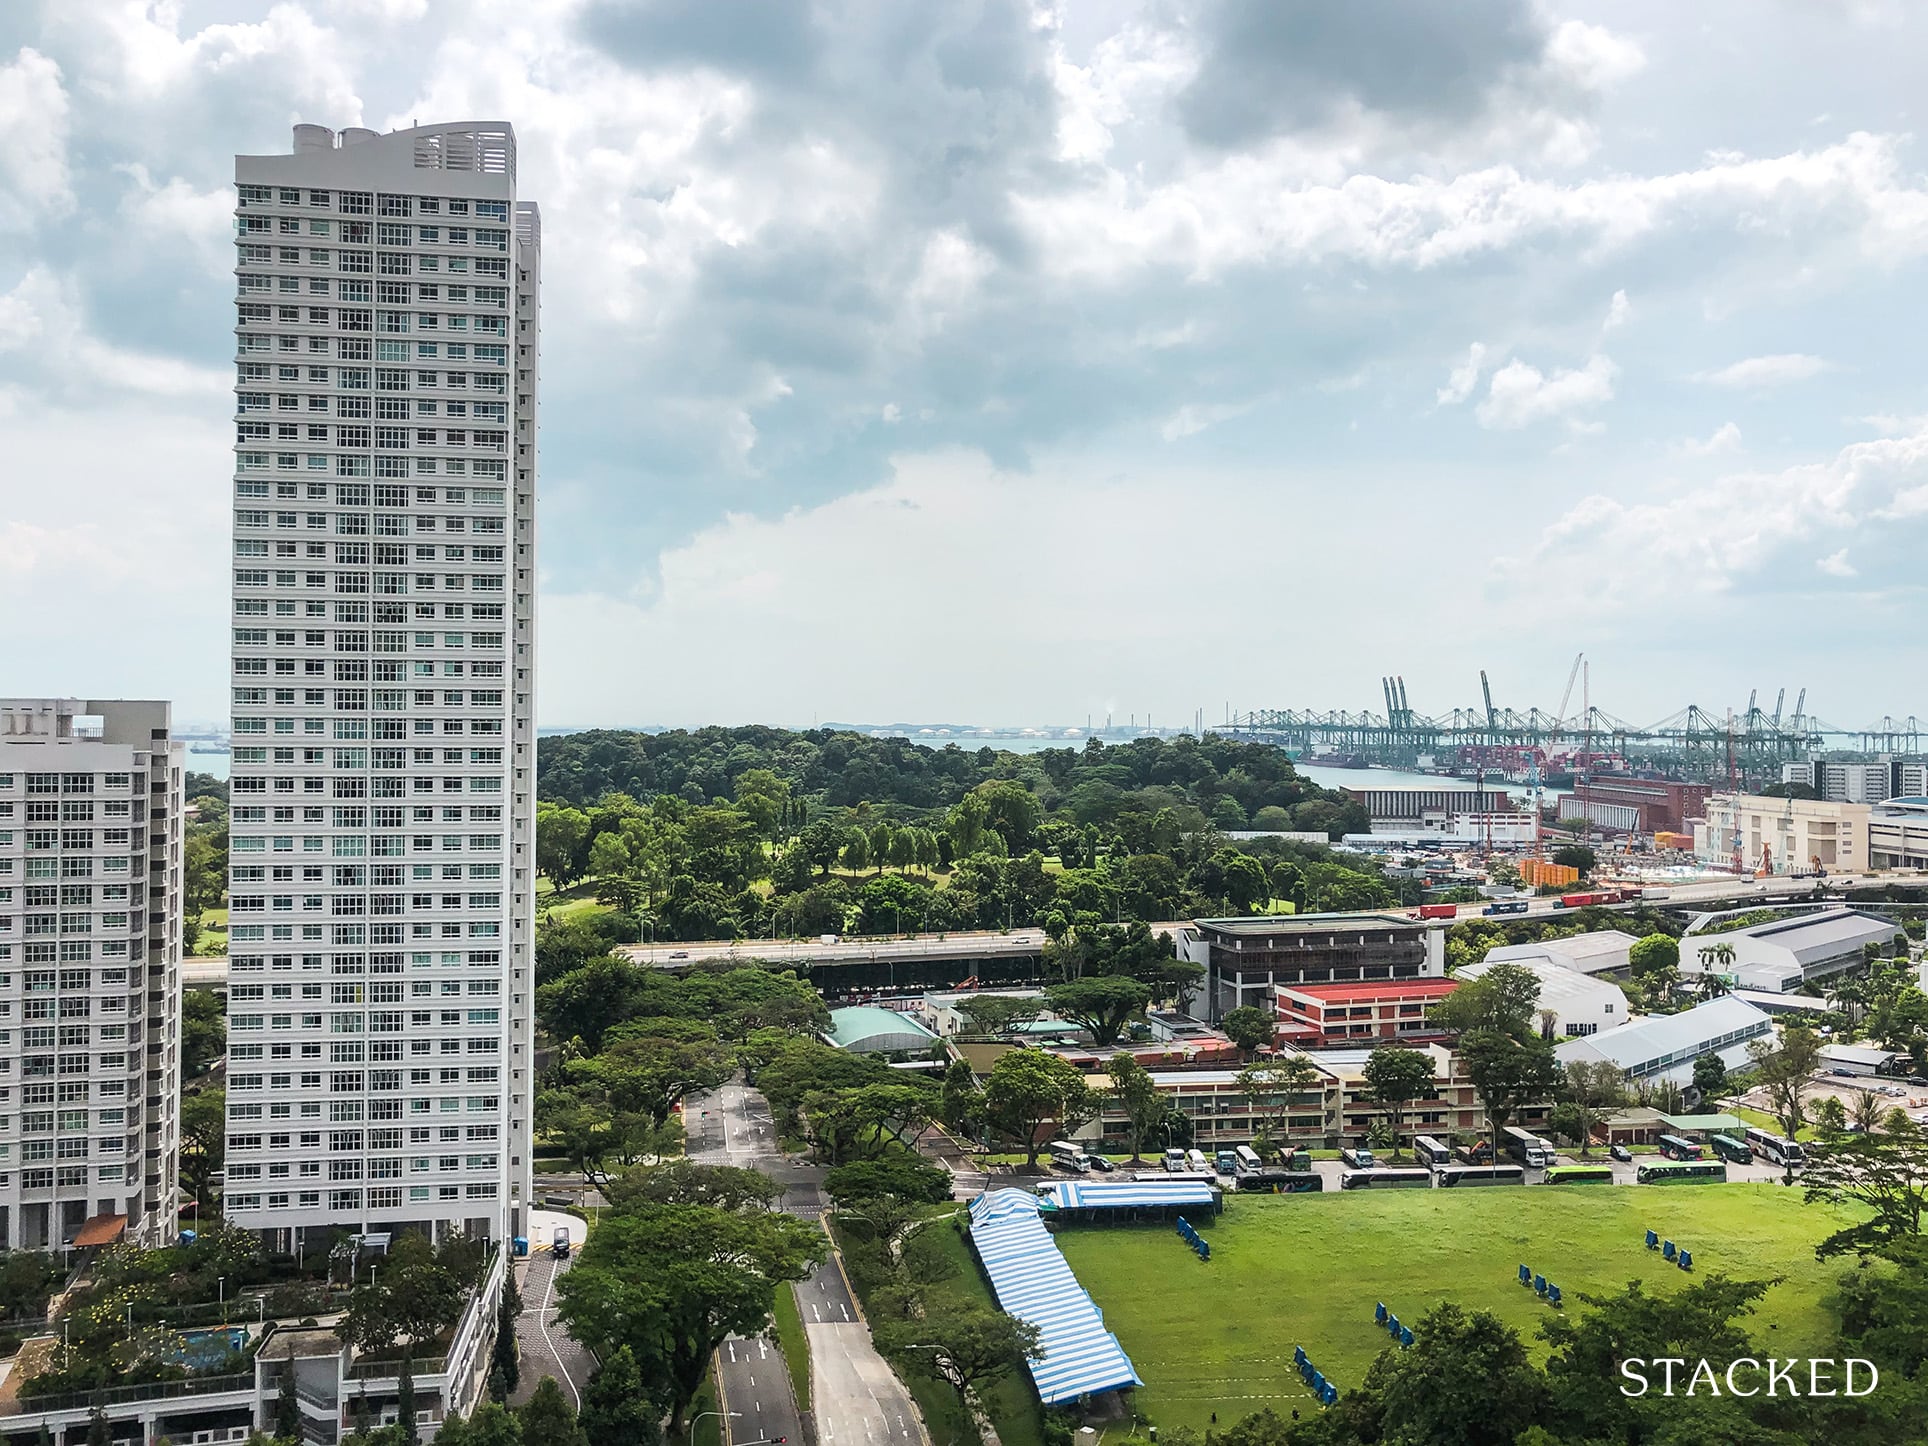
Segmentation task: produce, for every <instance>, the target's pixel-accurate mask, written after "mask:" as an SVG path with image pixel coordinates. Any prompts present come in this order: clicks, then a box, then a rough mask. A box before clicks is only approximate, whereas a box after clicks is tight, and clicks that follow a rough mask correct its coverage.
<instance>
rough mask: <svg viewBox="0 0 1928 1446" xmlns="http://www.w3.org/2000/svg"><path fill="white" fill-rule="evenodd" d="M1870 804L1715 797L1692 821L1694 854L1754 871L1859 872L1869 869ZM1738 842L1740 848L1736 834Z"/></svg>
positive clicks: (1727, 796)
mask: <svg viewBox="0 0 1928 1446" xmlns="http://www.w3.org/2000/svg"><path fill="white" fill-rule="evenodd" d="M1868 824H1869V806H1868V805H1867V804H1865V803H1842V802H1837V801H1833V800H1829V799H1818V798H1769V797H1766V796H1765V795H1760V794H1750V793H1742V794H1733V793H1717V794H1715V795H1713V797H1711V798H1709V799H1708V800H1707V817H1706V818H1704V819H1695V820H1694V853H1695V854H1696V856H1698V857H1699V858H1701V859H1704V860H1705V861H1707V862H1708V863H1715V864H1726V865H1728V866H1729V867H1732V866H1734V865H1735V862H1736V855H1737V854H1738V863H1739V867H1740V869H1741V870H1742V871H1743V872H1746V873H1753V872H1755V871H1756V870H1760V869H1765V870H1766V871H1767V872H1768V873H1772V874H1789V873H1805V872H1808V871H1810V870H1812V869H1814V868H1816V867H1819V868H1824V869H1827V870H1828V871H1829V872H1831V873H1859V872H1860V871H1861V870H1863V869H1865V868H1867V867H1868ZM1737 833H1738V838H1739V842H1738V845H1737V844H1736V834H1737Z"/></svg>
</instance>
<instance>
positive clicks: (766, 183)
mask: <svg viewBox="0 0 1928 1446" xmlns="http://www.w3.org/2000/svg"><path fill="white" fill-rule="evenodd" d="M1924 32H1928V8H1925V7H1922V6H1919V5H1909V4H1906V3H1903V0H1895V3H1883V0H1865V3H1855V0H1833V3H1828V0H1798V3H1797V0H1698V3H1695V4H1693V5H1685V6H1683V5H1680V4H1677V3H1649V0H1618V3H1615V4H1612V5H1606V4H1601V5H1596V6H1591V7H1589V6H1580V5H1568V4H1562V3H1554V0H1457V3H1455V4H1453V5H1450V6H1442V5H1438V4H1436V3H1432V0H1349V3H1347V4H1345V5H1343V6H1338V5H1332V4H1329V3H1325V0H1148V3H1130V0H1062V3H1059V4H1057V5H1055V6H1054V5H1052V4H1049V3H1045V0H1029V3H1025V0H952V3H931V4H915V5H906V4H902V3H898V0H870V3H866V0H818V3H806V0H796V3H783V4H762V3H732V4H717V3H714V0H459V3H457V0H290V3H282V4H274V5H264V4H243V3H239V0H233V3H228V0H221V3H216V0H180V3H140V0H39V3H35V0H8V3H6V4H4V5H0V138H4V143H0V444H3V445H0V582H3V583H4V591H3V592H0V609H3V610H4V619H5V625H4V626H0V692H7V693H15V694H22V693H24V694H30V695H32V694H40V695H44V694H48V693H67V694H78V695H81V696H104V695H113V694H124V695H140V696H163V697H172V698H174V699H176V700H178V702H179V703H180V704H181V706H182V708H183V710H184V711H185V713H186V714H188V715H189V716H190V717H195V718H218V717H220V716H221V715H222V714H223V713H224V712H225V699H226V687H227V684H226V677H225V666H224V641H225V636H226V629H227V627H228V625H229V624H228V619H227V617H226V607H227V584H226V578H227V562H226V555H227V553H228V551H229V547H230V542H229V535H228V520H227V519H228V512H229V506H230V503H229V496H230V491H231V480H230V479H231V469H232V460H231V427H232V414H231V392H230V389H231V386H232V355H231V352H230V350H229V348H230V347H231V344H232V343H231V328H232V321H231V316H232V313H231V311H230V306H231V303H232V299H233V284H232V275H231V272H232V266H233V255H232V246H231V221H232V200H231V194H232V193H231V189H230V187H231V182H232V179H233V168H232V155H233V153H234V152H236V151H242V152H267V151H280V150H284V149H286V148H287V145H288V127H289V124H290V123H291V122H294V121H315V122H320V123H322V124H327V125H333V126H343V125H350V124H360V125H369V126H374V127H376V128H379V129H387V128H390V127H395V126H405V125H408V124H410V123H412V122H413V121H415V120H418V119H419V120H422V121H430V120H453V119H464V118H470V117H481V118H491V119H495V118H500V119H507V120H509V121H511V122H512V123H513V124H514V126H515V128H516V131H517V134H518V137H519V139H520V146H521V153H520V177H521V184H522V188H523V192H524V194H525V195H526V196H529V197H533V198H535V199H537V200H539V201H540V202H541V204H542V206H543V211H544V240H545V245H546V254H545V269H546V277H547V281H546V294H545V298H544V304H545V313H544V319H543V332H544V355H543V387H544V414H543V418H542V448H543V459H542V461H543V473H542V493H541V506H542V512H541V528H542V538H541V545H542V550H543V559H542V580H543V588H542V609H543V612H542V648H543V660H542V665H541V715H542V721H543V722H544V723H545V724H588V723H672V724H675V723H699V722H705V721H726V722H733V721H748V720H761V721H768V722H777V723H806V724H807V723H809V722H811V721H812V720H813V719H844V720H850V719H864V720H875V721H886V720H938V719H943V720H962V721H976V722H1000V721H1017V722H1040V721H1047V720H1057V721H1082V720H1083V719H1084V718H1085V717H1086V716H1087V715H1088V714H1097V715H1100V716H1102V715H1103V714H1104V713H1105V712H1106V711H1108V710H1115V711H1116V713H1117V714H1118V715H1119V717H1120V718H1121V719H1122V718H1123V717H1124V715H1126V714H1127V713H1136V714H1137V715H1139V717H1140V718H1141V719H1142V718H1143V717H1144V715H1145V714H1147V713H1150V714H1152V715H1153V716H1154V718H1155V720H1156V721H1159V722H1171V723H1177V722H1179V721H1181V720H1182V719H1189V718H1190V717H1191V716H1192V713H1193V710H1194V709H1195V708H1202V709H1203V710H1204V713H1205V716H1206V718H1207V719H1208V720H1211V719H1216V718H1219V717H1221V716H1222V715H1223V713H1224V710H1225V709H1226V707H1227V706H1228V705H1229V706H1230V707H1232V708H1234V709H1242V708H1248V707H1268V706H1269V707H1286V706H1319V707H1335V708H1336V707H1346V708H1361V707H1365V706H1368V705H1371V706H1375V707H1376V706H1378V700H1379V682H1378V680H1379V677H1380V675H1381V674H1383V673H1399V674H1403V675H1404V677H1405V679H1406V682H1407V688H1408V692H1409V694H1410V697H1411V700H1412V703H1413V705H1414V706H1415V707H1416V708H1418V709H1419V710H1420V711H1422V712H1431V711H1445V710H1448V709H1450V708H1452V707H1454V706H1455V705H1468V704H1470V703H1472V702H1473V701H1474V700H1475V699H1476V698H1477V696H1478V670H1479V669H1480V668H1482V667H1483V668H1486V669H1487V670H1488V671H1489V673H1490V674H1491V675H1492V678H1493V683H1494V689H1495V693H1496V695H1497V697H1498V699H1499V700H1500V701H1501V702H1503V703H1512V704H1515V705H1516V706H1520V707H1525V706H1528V705H1530V704H1533V703H1538V704H1539V705H1540V706H1542V707H1549V708H1550V707H1552V706H1553V705H1554V704H1555V703H1557V701H1558V697H1559V692H1560V689H1561V686H1562V684H1563V683H1564V682H1565V679H1566V675H1567V669H1568V665H1569V663H1570V661H1571V659H1572V657H1573V655H1574V654H1575V653H1576V652H1577V651H1580V650H1582V649H1584V650H1585V651H1586V653H1587V655H1588V657H1589V659H1590V660H1591V665H1592V666H1591V672H1592V687H1593V698H1594V701H1595V702H1596V703H1598V704H1600V705H1601V706H1603V707H1605V708H1607V709H1609V710H1611V711H1612V712H1615V713H1617V714H1619V715H1621V716H1623V717H1626V718H1628V719H1630V720H1633V721H1635V722H1651V721H1653V720H1655V719H1658V718H1660V717H1661V716H1663V715H1665V714H1667V713H1670V712H1672V711H1674V710H1675V709H1677V708H1679V707H1681V706H1683V705H1685V704H1687V703H1689V702H1698V703H1700V704H1702V705H1703V706H1706V707H1710V708H1719V707H1724V706H1726V705H1728V704H1744V703H1745V701H1746V697H1747V694H1748V691H1749V690H1750V689H1752V688H1757V687H1758V688H1760V689H1761V690H1762V692H1763V695H1764V697H1765V698H1766V699H1767V700H1768V701H1769V702H1770V704H1771V700H1772V698H1773V696H1774V693H1775V691H1776V690H1778V689H1779V688H1781V687H1783V686H1785V687H1787V688H1788V690H1789V700H1790V706H1791V705H1792V699H1793V694H1794V691H1795V690H1797V689H1799V688H1802V687H1805V688H1807V689H1808V699H1809V706H1810V710H1811V711H1813V712H1816V713H1818V714H1819V715H1821V716H1822V717H1824V718H1826V719H1828V720H1830V721H1833V722H1836V723H1840V724H1844V725H1859V724H1861V723H1863V722H1866V721H1868V720H1871V719H1874V718H1877V717H1879V716H1880V715H1882V714H1894V715H1897V716H1899V715H1904V714H1907V713H1910V712H1916V713H1922V714H1928V697H1924V696H1922V694H1923V683H1922V676H1923V669H1922V663H1923V661H1924V656H1923V655H1924V647H1923V640H1922V639H1923V635H1922V628H1921V616H1922V602H1923V589H1924V575H1923V569H1922V567H1921V562H1920V560H1921V557H1922V555H1923V552H1924V548H1923V543H1924V541H1928V398H1925V397H1924V379H1925V378H1924V365H1923V361H1922V348H1921V341H1920V336H1921V330H1922V327H1921V320H1920V318H1921V315H1922V304H1923V300H1924V292H1928V180H1924V175H1923V172H1924V166H1928V140H1923V139H1917V136H1916V134H1915V133H1916V132H1917V131H1918V130H1920V129H1921V119H1920V118H1918V117H1917V115H1916V114H1914V113H1912V112H1911V110H1910V104H1911V101H1912V100H1913V98H1914V96H1915V95H1916V94H1917V93H1918V92H1919V81H1920V75H1919V63H1918V62H1919V57H1920V56H1921V55H1922V54H1923V53H1924V52H1925V51H1928V33H1924Z"/></svg>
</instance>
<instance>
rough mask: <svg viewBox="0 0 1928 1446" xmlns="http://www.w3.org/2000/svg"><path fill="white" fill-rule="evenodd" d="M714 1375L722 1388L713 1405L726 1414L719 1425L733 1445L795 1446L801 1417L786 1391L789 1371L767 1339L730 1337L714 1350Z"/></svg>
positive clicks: (798, 1445)
mask: <svg viewBox="0 0 1928 1446" xmlns="http://www.w3.org/2000/svg"><path fill="white" fill-rule="evenodd" d="M716 1374H717V1379H718V1380H719V1381H720V1382H721V1383H722V1389H723V1399H722V1401H721V1402H720V1403H719V1406H720V1408H721V1409H722V1410H723V1411H725V1412H726V1413H728V1414H726V1415H725V1416H724V1418H723V1424H724V1425H725V1426H726V1427H727V1428H728V1431H729V1440H730V1441H731V1442H732V1443H733V1446H752V1443H755V1442H770V1441H785V1442H792V1443H796V1446H801V1443H802V1441H803V1418H802V1416H800V1415H799V1414H798V1412H797V1401H796V1396H795V1394H794V1393H793V1392H792V1391H791V1389H790V1373H789V1371H788V1370H787V1369H786V1368H785V1366H784V1363H783V1354H782V1352H780V1351H778V1350H777V1349H776V1347H774V1346H773V1345H771V1344H770V1342H769V1340H768V1339H766V1338H765V1337H763V1336H757V1337H756V1338H755V1339H753V1340H745V1339H744V1338H743V1337H742V1336H731V1337H730V1338H729V1339H728V1340H726V1341H724V1342H723V1348H722V1349H721V1350H720V1351H718V1352H717V1353H716Z"/></svg>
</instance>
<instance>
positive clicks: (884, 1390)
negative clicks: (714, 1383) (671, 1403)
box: [683, 1083, 927, 1446]
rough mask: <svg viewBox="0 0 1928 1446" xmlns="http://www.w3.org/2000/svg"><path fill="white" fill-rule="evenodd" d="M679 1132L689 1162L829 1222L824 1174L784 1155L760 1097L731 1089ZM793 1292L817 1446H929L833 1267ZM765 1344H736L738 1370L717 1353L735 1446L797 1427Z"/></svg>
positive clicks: (699, 1103) (707, 1099)
mask: <svg viewBox="0 0 1928 1446" xmlns="http://www.w3.org/2000/svg"><path fill="white" fill-rule="evenodd" d="M683 1131H684V1138H685V1146H684V1148H685V1150H686V1152H687V1153H688V1155H689V1157H690V1158H691V1159H692V1160H697V1161H700V1162H701V1163H703V1164H710V1165H737V1166H742V1167H745V1168H749V1169H757V1170H761V1171H763V1172H764V1173H765V1174H767V1175H769V1176H770V1177H771V1178H772V1179H774V1180H776V1181H777V1182H778V1183H779V1184H780V1185H782V1186H783V1187H784V1194H783V1198H782V1201H781V1202H780V1204H781V1208H782V1209H784V1210H787V1211H788V1212H790V1213H791V1214H793V1215H798V1216H802V1217H804V1218H805V1219H815V1218H817V1217H818V1216H820V1215H821V1214H822V1213H823V1192H822V1181H823V1170H822V1169H821V1168H820V1167H818V1166H814V1165H808V1164H804V1163H802V1162H801V1161H799V1160H793V1159H791V1158H790V1157H789V1156H787V1155H785V1154H784V1153H783V1149H782V1143H781V1141H780V1139H779V1137H778V1135H777V1129H776V1124H775V1122H774V1121H773V1120H772V1118H771V1116H770V1105H769V1102H768V1101H767V1100H765V1099H764V1098H763V1096H762V1095H760V1094H758V1093H757V1092H756V1091H755V1090H753V1089H749V1088H747V1087H745V1086H743V1085H740V1084H736V1083H730V1084H726V1085H724V1086H723V1087H722V1088H721V1089H719V1090H717V1091H715V1092H714V1093H712V1094H709V1095H705V1096H701V1097H699V1098H696V1099H692V1100H689V1101H687V1102H686V1103H685V1104H684V1106H683ZM794 1288H795V1290H796V1293H797V1305H798V1308H799V1310H800V1312H801V1314H802V1316H803V1332H804V1336H805V1338H806V1339H807V1340H808V1342H809V1344H810V1395H811V1413H812V1415H813V1417H814V1418H815V1422H816V1429H817V1440H818V1442H819V1446H887V1443H898V1446H926V1443H927V1438H926V1436H925V1434H924V1427H923V1421H922V1419H921V1418H920V1417H919V1416H918V1414H917V1408H916V1405H915V1404H914V1403H913V1402H912V1400H911V1397H910V1393H909V1392H908V1391H906V1390H905V1389H904V1386H903V1383H902V1382H901V1381H899V1380H898V1379H897V1377H896V1376H895V1375H894V1374H893V1373H892V1372H891V1369H890V1367H889V1366H888V1365H887V1364H885V1362H884V1358H883V1357H882V1356H880V1355H878V1354H877V1347H876V1346H875V1345H874V1344H873V1343H872V1341H871V1339H870V1327H869V1326H867V1325H865V1324H864V1323H863V1318H862V1317H861V1316H860V1315H859V1314H858V1311H857V1304H856V1302H855V1301H854V1300H852V1299H851V1296H850V1289H849V1286H848V1285H847V1284H846V1283H845V1281H844V1276H843V1271H842V1269H841V1268H840V1267H839V1266H838V1264H837V1261H836V1258H835V1257H834V1256H833V1257H832V1258H831V1259H830V1260H829V1261H827V1262H826V1263H825V1264H823V1265H821V1266H819V1267H817V1269H816V1271H815V1272H813V1273H812V1275H811V1276H810V1278H809V1279H808V1280H805V1281H803V1282H801V1283H799V1284H798V1285H797V1286H796V1287H794ZM759 1344H761V1343H759V1342H754V1341H752V1342H736V1343H735V1347H736V1352H737V1355H738V1357H739V1358H740V1359H737V1360H732V1359H731V1358H730V1349H729V1345H728V1343H726V1346H725V1349H724V1350H723V1351H721V1352H719V1365H720V1366H721V1368H722V1370H723V1371H724V1373H725V1376H724V1391H725V1393H726V1394H727V1396H728V1398H729V1405H728V1407H727V1409H729V1410H730V1411H733V1412H736V1413H738V1414H737V1415H736V1416H735V1417H733V1418H729V1419H727V1420H726V1421H725V1423H724V1424H725V1425H726V1426H728V1427H729V1428H730V1431H729V1440H730V1446H751V1443H753V1442H760V1441H766V1440H769V1439H770V1433H769V1432H768V1431H767V1430H765V1429H764V1427H763V1425H760V1424H759V1423H768V1422H772V1421H776V1420H779V1419H783V1420H795V1419H796V1417H797V1404H796V1401H795V1399H794V1393H793V1391H792V1390H791V1387H790V1377H789V1373H788V1372H787V1371H786V1370H784V1369H783V1367H782V1363H781V1362H780V1361H779V1360H778V1358H777V1356H776V1353H775V1352H774V1350H772V1351H771V1353H770V1357H769V1361H770V1365H769V1367H768V1368H767V1369H765V1368H761V1365H760V1363H761V1361H762V1359H763V1358H762V1357H761V1356H760V1355H759V1356H757V1357H756V1360H757V1362H758V1363H759V1365H758V1366H756V1367H753V1366H752V1365H751V1357H750V1352H751V1351H754V1350H756V1348H757V1347H758V1345H759ZM765 1348H766V1349H767V1347H765ZM752 1378H754V1379H752ZM786 1413H787V1414H786ZM775 1434H776V1435H788V1436H789V1437H790V1440H791V1441H792V1442H797V1441H800V1440H801V1439H802V1436H801V1427H799V1428H798V1430H797V1431H796V1432H790V1431H787V1430H784V1429H781V1428H779V1429H778V1430H777V1431H776V1432H775Z"/></svg>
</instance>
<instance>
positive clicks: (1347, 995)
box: [1278, 978, 1459, 1000]
mask: <svg viewBox="0 0 1928 1446" xmlns="http://www.w3.org/2000/svg"><path fill="white" fill-rule="evenodd" d="M1278 988H1279V992H1280V993H1282V994H1309V995H1311V996H1312V997H1313V998H1315V999H1332V1000H1348V999H1407V998H1411V997H1413V996H1415V995H1417V996H1419V997H1421V998H1425V999H1439V998H1443V997H1444V996H1445V995H1448V994H1451V993H1452V992H1453V991H1454V990H1455V989H1457V988H1459V981H1458V980H1455V979H1430V978H1429V979H1378V980H1363V981H1359V982H1355V983H1348V984H1281V985H1279V986H1278Z"/></svg>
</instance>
